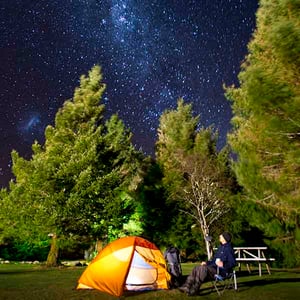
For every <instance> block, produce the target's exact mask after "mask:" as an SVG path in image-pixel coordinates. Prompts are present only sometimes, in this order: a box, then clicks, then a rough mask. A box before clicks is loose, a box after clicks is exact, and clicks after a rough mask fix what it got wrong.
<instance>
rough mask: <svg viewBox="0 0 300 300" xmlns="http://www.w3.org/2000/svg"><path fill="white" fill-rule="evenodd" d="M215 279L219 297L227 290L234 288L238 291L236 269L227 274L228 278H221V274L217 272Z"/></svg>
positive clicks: (214, 283)
mask: <svg viewBox="0 0 300 300" xmlns="http://www.w3.org/2000/svg"><path fill="white" fill-rule="evenodd" d="M218 271H219V270H218ZM214 277H215V278H214V281H213V285H214V288H215V290H216V291H217V293H218V295H219V296H221V294H222V293H223V292H224V291H225V290H226V289H232V288H233V289H234V290H235V291H237V279H236V272H235V270H234V269H233V270H232V271H230V272H229V273H227V274H226V276H221V275H220V274H219V272H217V274H215V276H214Z"/></svg>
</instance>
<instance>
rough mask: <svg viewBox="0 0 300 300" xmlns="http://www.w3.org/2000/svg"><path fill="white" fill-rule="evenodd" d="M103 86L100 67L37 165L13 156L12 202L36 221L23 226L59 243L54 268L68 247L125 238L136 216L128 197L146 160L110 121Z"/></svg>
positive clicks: (67, 107)
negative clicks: (73, 242) (118, 235)
mask: <svg viewBox="0 0 300 300" xmlns="http://www.w3.org/2000/svg"><path fill="white" fill-rule="evenodd" d="M101 81H102V75H101V71H100V68H99V67H98V66H96V67H94V68H93V69H92V70H91V71H90V72H89V76H87V77H86V76H82V77H81V80H80V86H79V87H78V88H76V89H75V93H74V97H73V99H71V100H68V101H66V102H65V103H64V105H63V107H62V108H61V109H60V110H59V111H58V113H57V115H56V118H55V125H54V126H50V125H49V126H48V127H47V128H46V130H45V138H46V139H45V145H44V146H41V145H39V144H37V143H35V144H34V145H33V156H32V158H31V160H28V161H27V160H25V159H23V158H21V157H19V155H18V154H17V153H16V152H13V153H12V155H13V171H14V175H15V177H16V181H15V183H13V184H12V185H11V191H10V193H9V196H8V197H9V199H10V200H11V203H14V205H15V209H14V211H15V214H14V215H15V216H18V215H20V216H22V217H24V218H25V217H26V218H28V219H29V220H26V221H25V220H24V222H23V221H22V222H18V223H19V224H20V225H21V224H24V226H28V225H30V227H29V228H37V230H38V231H40V232H41V233H43V234H44V235H45V234H48V233H49V234H50V235H51V236H52V240H51V241H52V247H51V249H50V253H49V255H48V259H49V260H48V262H47V264H48V265H49V266H50V265H56V263H57V255H58V254H57V252H58V248H59V247H60V243H61V242H62V241H65V240H68V239H70V238H71V237H72V238H73V239H74V238H76V237H78V236H80V237H83V236H85V237H88V236H90V237H94V238H96V237H100V238H105V239H107V237H108V236H109V234H110V233H111V232H114V234H115V232H120V231H122V228H123V224H124V223H126V221H127V220H128V219H129V218H130V216H131V214H132V213H134V203H133V198H132V197H130V196H129V193H130V190H134V189H136V187H137V185H138V184H139V180H140V179H139V172H138V169H139V161H140V159H141V155H140V154H139V153H138V152H137V151H135V149H134V147H133V145H132V144H131V133H130V132H129V131H128V130H126V129H125V126H124V124H123V122H122V121H121V120H120V119H119V118H118V117H117V116H116V115H113V116H111V118H110V119H108V120H107V121H104V117H103V114H104V106H103V105H101V104H100V100H101V96H102V93H103V91H104V89H105V85H104V84H103V83H102V82H101ZM20 209H23V211H21V212H20V211H19V212H18V210H20ZM27 231H28V230H27Z"/></svg>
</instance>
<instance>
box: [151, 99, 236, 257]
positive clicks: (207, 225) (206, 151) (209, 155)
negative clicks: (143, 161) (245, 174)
mask: <svg viewBox="0 0 300 300" xmlns="http://www.w3.org/2000/svg"><path fill="white" fill-rule="evenodd" d="M198 119H199V117H193V116H192V107H191V105H190V104H184V102H183V100H182V99H179V101H178V107H177V110H174V111H166V112H165V113H164V114H163V115H162V116H161V119H160V126H159V129H158V141H157V151H156V155H157V160H158V163H159V164H160V165H161V167H162V170H163V175H164V178H163V182H164V186H165V188H166V190H167V192H168V195H169V201H172V202H173V203H175V204H176V205H177V207H178V209H179V211H181V212H183V213H184V214H185V215H186V218H187V222H186V224H189V220H193V222H194V224H196V225H197V226H198V227H199V228H200V230H201V232H202V236H203V237H204V243H205V245H206V252H207V255H208V258H210V257H211V255H212V244H211V239H210V236H211V234H212V233H213V232H214V229H215V228H214V225H215V224H216V223H217V222H219V221H220V220H221V218H222V216H224V215H225V214H226V212H228V211H229V208H230V201H229V200H230V195H231V189H232V186H233V181H232V180H231V179H232V178H231V177H230V176H229V177H228V174H229V173H228V172H227V171H228V165H226V164H225V163H224V158H225V156H224V153H225V152H221V153H218V152H217V149H216V141H217V135H216V134H215V133H214V131H213V129H212V128H210V127H209V128H201V129H200V130H197V125H198ZM227 161H228V158H227ZM178 219H180V218H178Z"/></svg>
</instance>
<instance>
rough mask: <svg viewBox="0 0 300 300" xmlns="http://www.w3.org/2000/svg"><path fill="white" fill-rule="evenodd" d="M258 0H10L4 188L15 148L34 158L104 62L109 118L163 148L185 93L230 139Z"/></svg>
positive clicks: (0, 135) (0, 17)
mask: <svg viewBox="0 0 300 300" xmlns="http://www.w3.org/2000/svg"><path fill="white" fill-rule="evenodd" d="M257 7H258V0H255V1H254V0H191V1H189V0H172V1H171V0H152V1H150V0H110V1H109V0H48V1H47V0H39V1H38V0H9V1H8V0H6V1H4V0H2V1H1V4H0V22H1V23H0V29H1V31H0V32H1V33H0V41H1V43H0V58H1V64H0V141H1V144H0V187H1V186H6V185H7V183H8V181H9V180H10V178H11V177H12V175H11V171H10V169H11V159H10V153H11V151H12V150H13V149H16V150H17V151H18V152H19V154H20V155H21V156H23V157H25V158H28V159H29V158H30V155H31V145H32V143H33V142H34V140H35V139H37V140H38V141H39V142H40V143H43V141H44V130H45V127H46V126H47V125H48V124H53V123H54V117H55V114H56V112H57V110H58V108H59V107H61V106H62V104H63V102H64V101H65V100H67V99H69V98H71V97H72V95H73V92H74V88H75V87H76V86H78V84H79V77H80V75H82V74H87V73H88V71H89V70H90V69H91V68H92V67H93V66H94V65H95V64H99V65H100V66H101V67H102V72H103V75H104V82H105V83H106V84H107V89H106V92H105V94H104V97H103V99H102V102H103V103H104V104H105V105H106V111H107V115H108V116H110V115H111V114H113V113H118V115H119V117H120V118H121V119H122V120H123V121H124V122H125V124H126V126H127V127H128V128H130V129H131V131H132V132H133V134H134V138H133V142H134V144H135V145H136V146H137V148H138V149H141V150H143V151H144V152H145V153H146V154H153V152H154V143H155V140H156V132H157V127H158V122H159V117H160V115H161V114H162V113H163V111H165V110H166V109H170V108H176V106H177V100H178V98H179V97H183V98H184V99H185V101H186V102H192V103H193V109H194V112H195V114H200V116H201V125H203V126H209V125H211V124H214V125H215V127H216V128H217V129H219V132H220V144H221V145H223V144H225V141H226V132H228V130H229V129H230V123H229V122H230V119H231V109H230V103H229V102H228V101H227V100H225V97H224V91H223V88H222V85H223V83H225V84H226V85H231V84H233V83H234V84H237V75H238V73H239V70H240V64H241V62H242V60H243V59H244V57H245V55H246V53H247V44H248V42H249V40H250V38H251V35H252V33H253V31H254V28H255V13H256V10H257Z"/></svg>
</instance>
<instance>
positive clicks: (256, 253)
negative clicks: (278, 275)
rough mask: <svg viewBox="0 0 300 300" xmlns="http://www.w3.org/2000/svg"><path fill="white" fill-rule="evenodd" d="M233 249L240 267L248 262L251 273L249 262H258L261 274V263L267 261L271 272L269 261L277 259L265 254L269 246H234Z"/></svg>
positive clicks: (268, 269) (260, 273) (267, 267)
mask: <svg viewBox="0 0 300 300" xmlns="http://www.w3.org/2000/svg"><path fill="white" fill-rule="evenodd" d="M233 249H234V253H235V255H236V262H237V263H238V266H239V269H241V263H246V266H247V270H248V272H249V273H251V269H250V265H249V264H250V263H253V262H257V263H258V272H259V276H261V275H262V269H261V265H262V263H265V264H266V269H267V271H268V273H269V274H271V270H270V264H269V263H270V262H271V261H275V258H267V257H266V256H265V251H266V250H267V249H268V247H234V248H233Z"/></svg>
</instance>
